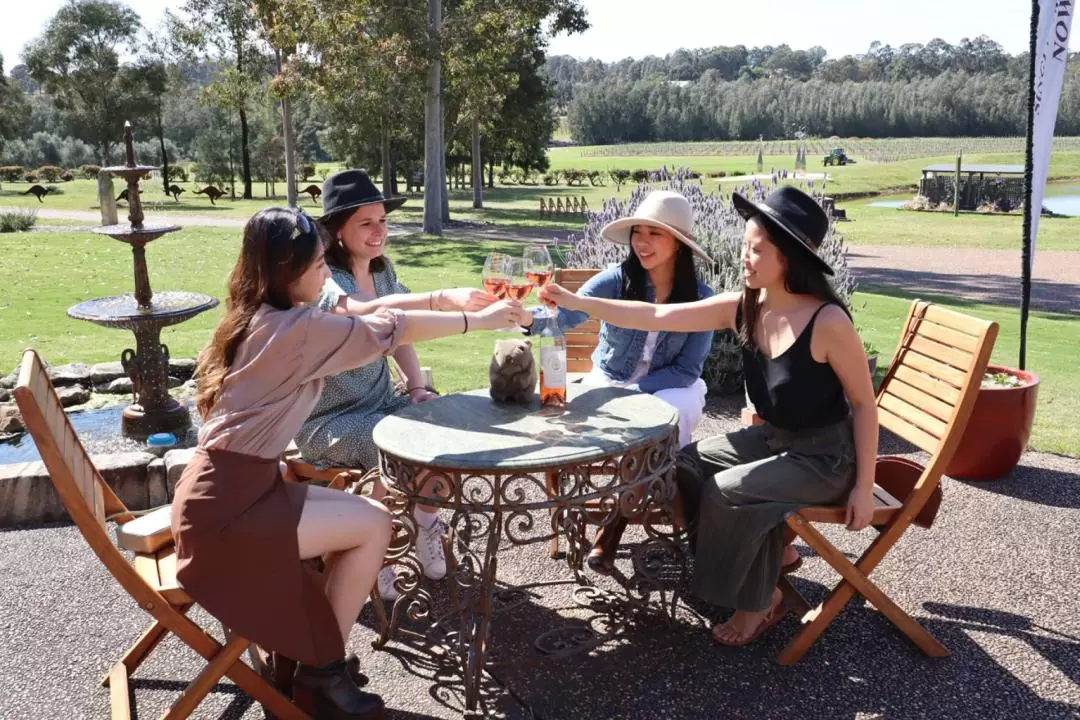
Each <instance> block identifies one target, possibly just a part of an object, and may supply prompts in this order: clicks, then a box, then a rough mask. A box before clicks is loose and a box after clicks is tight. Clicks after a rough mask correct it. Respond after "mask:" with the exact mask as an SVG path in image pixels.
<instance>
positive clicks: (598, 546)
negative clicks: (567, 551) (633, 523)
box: [586, 516, 626, 575]
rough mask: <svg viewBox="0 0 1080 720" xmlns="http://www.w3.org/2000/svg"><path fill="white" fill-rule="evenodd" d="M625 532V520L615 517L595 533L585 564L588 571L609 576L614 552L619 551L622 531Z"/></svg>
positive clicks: (613, 565)
mask: <svg viewBox="0 0 1080 720" xmlns="http://www.w3.org/2000/svg"><path fill="white" fill-rule="evenodd" d="M624 530H626V518H624V517H621V516H620V517H617V518H615V520H614V521H613V522H612V523H611V524H610V525H605V526H603V527H601V528H600V529H599V530H598V531H597V532H596V541H595V542H594V543H593V546H592V550H590V551H589V557H588V558H587V559H586V562H587V563H588V565H589V569H590V570H592V571H593V572H595V573H600V574H601V575H610V574H611V571H612V569H613V568H614V567H615V551H616V550H618V549H619V541H620V540H622V534H623V531H624Z"/></svg>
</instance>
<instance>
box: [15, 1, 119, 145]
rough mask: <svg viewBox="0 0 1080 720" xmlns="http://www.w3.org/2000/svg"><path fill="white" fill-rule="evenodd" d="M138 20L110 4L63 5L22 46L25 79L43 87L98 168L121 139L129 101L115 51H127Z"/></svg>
mask: <svg viewBox="0 0 1080 720" xmlns="http://www.w3.org/2000/svg"><path fill="white" fill-rule="evenodd" d="M138 30H139V16H138V15H136V14H135V13H134V11H132V10H131V9H130V8H128V7H127V6H125V5H122V4H120V3H118V2H112V1H111V0H68V4H67V5H64V6H63V7H62V8H60V10H59V11H58V12H57V13H56V15H55V16H54V17H53V19H52V20H50V21H49V24H48V25H47V26H46V28H45V32H44V33H43V34H42V35H41V36H40V37H39V38H37V39H36V40H34V41H33V42H31V43H30V45H28V46H27V49H26V52H25V58H26V65H27V67H28V68H29V71H30V76H31V77H32V78H33V79H34V80H35V81H37V82H39V83H41V84H42V85H43V86H44V87H45V91H46V92H47V93H49V95H51V96H52V97H53V99H54V101H55V103H56V106H57V109H58V110H60V111H61V112H62V113H63V114H64V116H65V119H66V120H67V124H68V126H69V127H70V128H71V130H72V131H73V132H74V134H75V135H77V136H78V137H80V138H82V139H84V140H86V141H87V142H89V143H91V144H92V145H94V146H95V147H97V148H98V152H99V159H100V161H101V163H102V164H105V163H107V162H108V160H109V151H110V150H111V149H112V146H113V145H114V144H115V143H117V142H118V141H119V139H120V137H121V131H122V129H123V124H124V120H125V116H126V115H127V114H128V113H129V111H130V102H131V97H130V94H129V93H128V92H125V88H130V87H131V85H130V83H128V84H125V81H124V79H123V74H124V71H125V68H124V66H122V65H121V64H120V57H119V54H118V52H117V48H118V47H120V46H128V47H130V46H132V45H133V44H134V42H135V37H136V33H137V32H138Z"/></svg>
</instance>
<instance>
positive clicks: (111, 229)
mask: <svg viewBox="0 0 1080 720" xmlns="http://www.w3.org/2000/svg"><path fill="white" fill-rule="evenodd" d="M179 229H180V226H179V225H172V224H169V223H155V222H153V221H151V222H144V223H143V224H142V226H141V227H138V228H136V227H132V225H131V223H129V222H126V223H117V224H116V225H102V226H101V227H96V228H92V231H93V232H95V233H97V234H99V235H108V236H109V237H111V238H113V239H114V240H119V241H120V242H126V243H128V244H130V245H145V244H146V243H148V242H150V241H151V240H156V239H157V238H159V237H161V236H162V235H164V234H165V233H171V232H176V231H177V230H179Z"/></svg>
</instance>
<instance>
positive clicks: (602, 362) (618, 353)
mask: <svg viewBox="0 0 1080 720" xmlns="http://www.w3.org/2000/svg"><path fill="white" fill-rule="evenodd" d="M622 283H623V274H622V268H621V267H619V266H615V267H612V268H609V269H607V270H604V271H603V272H599V273H597V274H596V275H594V276H593V277H592V278H590V279H589V281H588V282H586V283H585V284H584V285H582V286H581V289H580V290H578V292H577V294H578V295H580V296H582V297H600V298H610V299H615V300H617V299H620V298H621V296H622ZM712 295H713V291H712V289H711V288H710V287H709V286H708V285H706V284H705V283H704V282H702V281H701V280H700V279H699V280H698V296H699V297H701V298H702V299H704V298H707V297H711V296H712ZM645 296H646V298H647V299H648V301H649V302H654V301H655V300H656V293H655V290H654V289H653V286H652V283H650V282H649V281H648V278H647V277H646V280H645ZM542 312H543V309H542V308H536V309H534V310H533V324H532V326H531V327H529V328H528V329H527V330H526V334H529V335H539V334H540V333H541V331H543V329H544V327H545V325H546V324H547V323H548V322H551V320H550V319H548V318H545V317H543V315H542ZM556 319H557V320H558V323H559V327H560V328H561V329H562V330H563V331H564V332H565V331H566V330H569V329H570V328H573V327H575V326H577V325H580V324H581V323H583V322H585V321H586V320H588V319H589V316H588V314H587V313H584V312H579V311H571V310H567V309H565V308H559V310H558V315H557V318H556ZM647 336H648V332H646V331H644V330H628V329H626V328H621V327H617V326H615V325H611V324H610V323H607V322H601V323H600V341H599V344H598V345H597V346H596V350H594V351H593V354H592V361H593V365H594V366H595V367H598V368H600V369H601V370H603V371H604V373H606V374H607V375H608V376H609V377H611V378H613V379H615V380H619V381H623V382H625V381H626V380H628V379H629V378H630V376H631V375H633V374H634V369H635V368H636V367H637V364H638V362H639V361H640V360H641V356H642V353H643V352H644V350H645V338H646V337H647ZM712 338H713V333H712V331H711V330H710V331H707V332H695V333H683V332H660V333H659V335H658V336H657V338H656V349H655V350H654V351H653V356H652V362H651V363H650V365H649V373H648V374H647V375H646V376H645V377H643V378H641V380H640V381H639V382H638V383H637V389H638V390H640V391H641V392H647V393H654V392H656V391H657V390H664V389H667V388H676V387H689V386H690V385H693V384H694V381H695V380H697V379H698V378H699V377H701V372H702V370H703V368H704V367H705V358H706V357H708V355H709V349H710V348H711V347H712ZM631 387H633V386H631Z"/></svg>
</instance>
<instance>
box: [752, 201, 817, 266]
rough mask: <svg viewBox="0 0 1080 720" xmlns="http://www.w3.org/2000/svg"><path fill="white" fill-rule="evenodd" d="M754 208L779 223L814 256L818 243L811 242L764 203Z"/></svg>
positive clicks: (757, 204)
mask: <svg viewBox="0 0 1080 720" xmlns="http://www.w3.org/2000/svg"><path fill="white" fill-rule="evenodd" d="M755 207H757V209H758V210H760V211H762V212H763V213H765V214H766V215H767V216H768V217H769V218H771V219H772V220H774V221H776V222H778V223H780V225H781V226H783V228H784V229H785V230H787V231H788V232H789V233H791V234H792V235H794V236H795V239H796V240H798V241H799V242H801V243H802V244H803V245H805V246H806V247H808V248H809V249H811V250H812V251H813V252H814V254H815V255H816V254H817V249H818V247H819V246H820V243H815V242H813V241H812V240H811V239H810V237H809V236H808V235H807V234H806V233H804V232H803V231H802V228H799V227H796V226H794V225H792V224H791V223H790V222H788V221H787V220H786V219H784V217H783V216H782V215H780V213H778V212H776V211H775V210H773V209H772V208H771V207H769V206H768V205H765V204H764V203H756V204H755Z"/></svg>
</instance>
